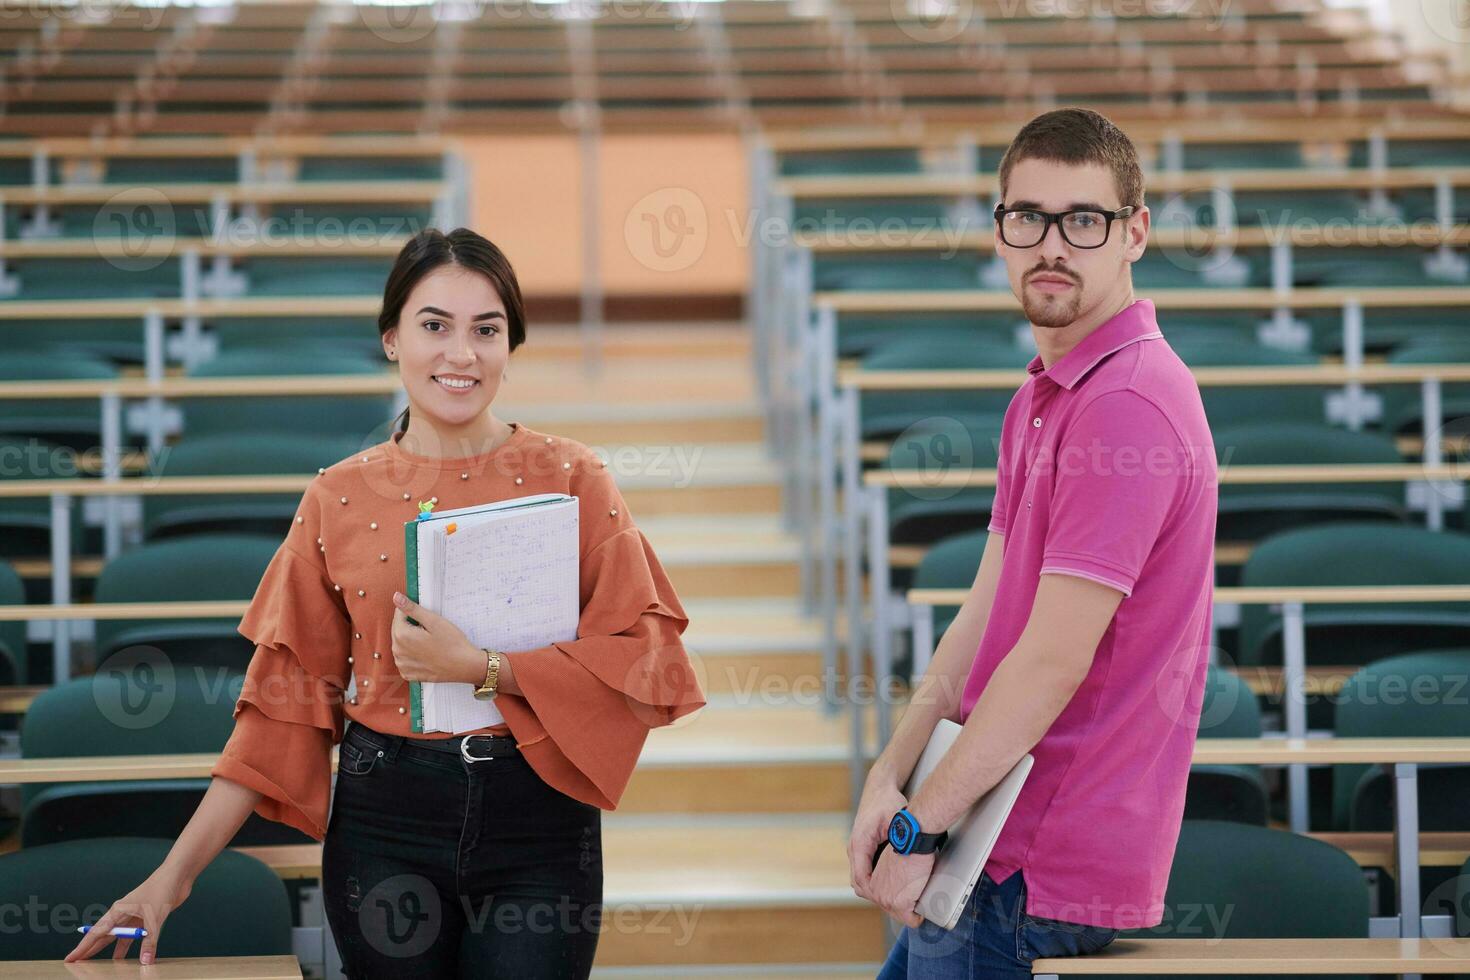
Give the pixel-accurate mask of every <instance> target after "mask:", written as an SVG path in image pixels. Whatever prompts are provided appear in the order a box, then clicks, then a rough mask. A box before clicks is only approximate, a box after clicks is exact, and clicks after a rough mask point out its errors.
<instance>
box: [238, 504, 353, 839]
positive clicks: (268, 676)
mask: <svg viewBox="0 0 1470 980" xmlns="http://www.w3.org/2000/svg"><path fill="white" fill-rule="evenodd" d="M316 488H317V484H316V482H315V481H314V482H313V483H312V484H311V485H310V487H309V489H308V490H307V492H306V494H305V495H304V496H303V498H302V502H301V505H300V507H299V508H298V509H297V513H296V517H295V518H293V520H292V523H291V530H290V531H289V532H288V534H287V536H286V539H285V540H284V541H283V542H282V543H281V546H280V548H279V549H277V551H276V553H275V555H274V557H272V559H271V562H270V564H269V565H268V566H266V570H265V574H264V575H263V576H262V577H261V580H260V585H259V586H258V587H257V588H256V590H255V596H254V598H252V599H251V601H250V606H249V608H248V609H247V610H246V612H245V616H244V618H243V619H242V620H241V621H240V625H239V627H238V631H239V632H240V633H241V634H242V635H243V636H245V637H246V638H247V639H249V640H251V641H253V642H254V643H255V644H256V646H255V653H254V655H253V656H252V657H251V659H250V664H249V666H248V667H247V668H246V672H245V679H244V684H243V685H242V687H241V690H240V696H239V697H238V698H237V699H236V702H235V729H234V731H233V732H232V733H231V735H230V739H229V742H228V743H226V745H225V748H224V751H223V752H222V753H221V755H220V758H219V760H218V762H217V763H216V764H215V766H214V768H213V770H212V771H211V775H213V776H220V777H223V778H225V779H229V780H231V781H233V782H237V783H240V784H242V785H245V786H248V787H250V788H251V789H254V790H256V791H258V792H260V793H261V794H263V799H262V800H261V801H260V803H259V805H257V807H256V812H257V813H259V814H260V815H261V816H263V817H265V818H267V819H269V820H274V821H277V822H280V823H285V824H288V825H290V826H292V827H295V828H297V829H298V830H300V831H302V832H303V833H305V834H308V835H309V836H311V837H313V838H315V839H317V840H321V839H323V838H324V837H325V836H326V821H327V810H328V807H329V804H330V799H331V749H332V746H333V745H334V744H335V743H337V742H340V741H341V740H342V727H343V715H342V690H343V687H344V686H345V684H346V682H347V656H348V652H349V643H350V641H349V636H350V626H349V622H348V618H347V610H346V605H345V604H344V602H343V600H342V597H341V594H340V593H339V592H337V591H336V590H335V589H334V588H333V586H332V583H331V582H330V581H329V580H328V578H327V572H326V566H325V564H324V563H323V562H322V561H321V560H320V558H319V555H320V552H319V550H317V548H316V547H315V544H314V542H315V539H316V538H317V537H319V536H320V535H321V508H320V504H319V500H320V498H319V496H318V493H317V490H316ZM308 545H310V550H309V551H308V550H307V548H308Z"/></svg>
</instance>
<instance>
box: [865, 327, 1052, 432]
mask: <svg viewBox="0 0 1470 980" xmlns="http://www.w3.org/2000/svg"><path fill="white" fill-rule="evenodd" d="M1035 356H1036V355H1035V354H1034V353H1032V352H1030V351H1027V350H1025V349H1024V348H1021V347H1017V346H1014V345H1010V346H989V345H983V344H963V345H961V344H954V343H952V342H949V341H934V340H932V339H926V338H918V339H916V340H914V341H909V340H907V339H897V340H894V341H892V342H890V343H887V344H884V345H883V346H881V347H878V348H875V349H874V350H873V351H872V352H870V353H869V354H868V355H867V356H866V357H864V358H863V361H862V369H863V370H864V371H940V370H958V371H964V370H1013V371H1014V370H1020V369H1024V368H1025V367H1026V365H1027V364H1028V363H1029V362H1030V361H1031V359H1032V358H1033V357H1035ZM1014 394H1015V389H1014V388H1013V387H1011V388H991V389H988V390H980V389H968V390H966V389H955V390H949V391H933V390H931V391H865V392H863V393H862V394H861V395H860V396H859V397H860V410H861V413H862V426H861V429H862V436H863V438H865V439H867V438H879V437H884V436H891V435H896V434H897V433H900V432H902V431H903V430H905V429H907V428H908V427H909V426H910V425H913V424H914V423H915V422H918V421H920V420H921V419H926V418H934V417H939V418H945V417H949V418H973V417H975V416H978V415H994V414H997V413H1000V414H1004V413H1005V410H1006V406H1007V405H1009V404H1010V402H1011V396H1012V395H1014Z"/></svg>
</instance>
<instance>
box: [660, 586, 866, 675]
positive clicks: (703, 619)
mask: <svg viewBox="0 0 1470 980" xmlns="http://www.w3.org/2000/svg"><path fill="white" fill-rule="evenodd" d="M685 612H687V613H688V614H689V628H688V630H686V631H685V633H684V644H685V646H686V648H687V649H688V650H689V654H690V659H691V661H692V662H693V663H694V666H695V669H696V671H698V673H699V677H700V682H701V684H702V685H703V687H704V690H705V691H706V692H707V693H709V694H713V695H743V696H745V697H746V698H747V699H748V698H750V697H752V696H754V695H755V694H758V693H759V692H762V691H766V692H770V691H777V692H779V691H809V690H821V685H822V655H821V642H822V636H821V625H820V623H819V622H818V621H817V620H816V619H815V618H814V617H811V616H806V615H803V614H802V612H801V609H800V603H799V602H797V601H796V600H794V599H786V598H780V599H727V600H706V599H699V598H695V599H691V600H690V601H689V602H686V603H685ZM840 625H841V624H839V626H840ZM840 635H842V633H841V630H839V636H840ZM839 666H840V665H839Z"/></svg>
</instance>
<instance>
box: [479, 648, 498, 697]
mask: <svg viewBox="0 0 1470 980" xmlns="http://www.w3.org/2000/svg"><path fill="white" fill-rule="evenodd" d="M482 649H484V650H485V683H483V684H481V685H480V686H479V687H477V688H475V697H477V698H479V699H480V700H481V701H492V700H494V698H495V695H496V694H497V693H498V692H497V691H496V687H497V686H498V685H499V684H500V652H499V651H498V650H491V649H489V648H488V647H484V648H482Z"/></svg>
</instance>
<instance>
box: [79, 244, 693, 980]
mask: <svg viewBox="0 0 1470 980" xmlns="http://www.w3.org/2000/svg"><path fill="white" fill-rule="evenodd" d="M378 330H379V333H380V334H381V337H382V342H383V350H384V353H385V354H386V356H387V357H388V359H389V360H391V361H395V362H397V364H398V365H399V370H400V375H401V377H402V380H403V386H404V389H405V391H406V392H407V395H408V402H409V408H408V409H407V410H406V411H405V412H404V414H403V416H402V417H401V423H400V425H399V426H398V428H397V431H395V432H393V434H392V435H391V436H390V437H389V439H388V440H386V441H385V442H381V443H378V444H377V445H374V446H370V447H368V448H367V449H364V450H362V451H361V452H358V453H355V454H353V455H352V456H350V457H348V458H347V459H344V460H341V461H340V462H338V463H336V464H334V465H332V466H329V467H325V468H323V469H321V470H319V471H318V473H317V475H316V477H314V478H313V480H312V482H311V484H310V485H309V487H308V489H307V491H306V493H305V494H304V495H303V498H302V501H301V505H300V507H299V509H298V511H297V513H296V515H295V519H294V520H293V521H292V523H291V527H290V531H289V532H288V533H287V535H286V539H285V541H284V543H283V544H282V545H281V547H280V549H279V550H278V551H277V553H276V555H275V557H274V558H273V559H272V561H271V564H270V565H269V567H268V568H267V569H266V572H265V575H264V577H263V578H262V580H261V583H260V586H259V588H258V589H257V591H256V594H255V597H254V598H253V600H252V601H251V604H250V607H249V609H248V611H247V612H246V614H245V617H244V619H243V620H242V621H241V623H240V627H239V629H240V632H241V633H242V634H244V635H245V636H246V637H248V638H249V639H250V640H252V641H253V642H254V643H255V644H256V649H255V653H254V656H253V657H252V659H251V661H250V664H249V667H248V669H247V672H246V675H245V678H244V684H243V687H242V689H241V693H240V696H239V698H238V700H237V701H236V704H235V708H234V714H235V730H234V733H233V734H232V736H231V738H230V740H229V743H228V744H227V745H226V746H225V749H224V752H223V753H222V754H221V756H220V759H219V762H218V764H217V765H216V766H215V767H214V769H213V772H212V775H213V776H215V777H217V778H215V779H214V780H213V781H212V782H211V784H210V787H209V790H208V792H207V793H206V794H205V796H204V799H203V802H202V803H201V804H200V806H199V809H198V811H197V812H196V813H195V815H194V816H193V818H192V819H191V820H190V821H189V824H188V826H187V827H185V829H184V831H183V833H182V834H181V835H180V837H179V840H178V842H177V844H175V846H174V847H173V848H172V850H171V851H170V853H169V856H168V858H167V859H166V860H165V861H164V863H163V864H162V865H161V866H160V867H159V868H158V870H157V871H155V872H154V873H153V874H152V875H151V876H150V877H149V878H148V879H147V880H146V881H144V882H143V883H142V884H141V885H139V886H138V887H137V888H136V889H134V890H133V891H132V892H131V893H130V894H128V895H126V896H124V897H123V898H121V899H119V900H118V901H117V902H116V903H114V904H113V906H112V907H111V908H110V909H109V910H108V911H107V913H106V914H105V915H103V916H102V918H101V919H100V920H98V922H97V923H96V924H95V926H94V928H93V930H92V931H91V932H90V933H88V935H87V936H86V937H84V938H83V939H82V941H81V942H80V943H78V944H77V947H76V949H74V950H73V951H72V952H71V953H69V954H68V955H67V957H66V959H67V960H68V961H71V960H78V959H84V958H86V957H89V956H92V955H93V954H95V953H97V952H98V951H99V950H101V949H103V948H104V947H106V945H107V944H108V943H109V942H111V941H112V939H111V937H109V936H108V934H107V932H108V929H110V928H111V927H112V926H117V925H124V926H126V925H142V926H144V927H145V928H146V929H147V930H148V936H147V937H146V938H145V939H143V940H142V944H143V945H142V949H141V951H140V954H141V959H142V960H143V962H145V963H146V962H151V961H152V959H153V956H154V954H155V951H156V949H157V945H158V939H159V931H160V929H161V927H162V925H163V921H164V918H165V917H166V916H167V914H168V912H169V911H170V910H171V909H172V908H175V907H176V906H177V905H178V904H179V903H181V902H183V901H184V900H185V899H186V898H187V897H188V895H189V891H190V888H191V885H192V882H193V881H194V879H195V878H196V877H197V875H198V874H199V872H200V871H201V870H202V869H203V868H204V867H205V866H206V865H207V864H208V863H209V862H210V861H211V860H212V859H213V858H214V857H215V855H217V854H218V853H219V852H220V850H221V849H222V848H223V847H225V845H226V844H227V843H228V842H229V841H230V839H231V838H232V837H233V836H234V834H235V832H236V831H237V830H238V829H239V828H240V826H241V824H243V823H244V821H245V819H246V818H247V817H248V816H249V815H250V813H251V812H252V811H254V812H257V813H260V814H261V815H262V816H265V817H267V818H269V819H272V820H277V821H280V822H283V823H286V824H289V825H290V826H293V827H296V828H299V829H300V830H302V831H303V832H305V833H307V834H309V835H310V836H312V837H313V838H315V839H317V840H323V841H324V846H323V852H322V889H323V897H324V900H325V905H326V913H327V920H328V923H329V924H330V926H331V929H332V935H333V938H334V939H335V941H336V943H337V948H338V950H339V951H340V953H341V956H342V963H343V969H344V971H345V972H346V973H347V975H348V976H349V977H353V978H363V980H380V978H393V977H414V978H418V977H454V976H460V977H477V978H492V977H503V978H507V980H511V978H514V980H531V978H542V977H544V978H578V977H586V976H587V975H588V973H589V972H590V970H591V966H592V958H593V953H594V951H595V949H596V946H597V937H598V931H599V928H600V921H601V916H600V913H601V901H602V845H601V811H602V810H604V809H609V810H610V809H613V808H615V807H616V805H617V803H618V799H619V797H620V796H621V794H622V792H623V789H624V787H625V786H626V785H627V782H628V778H629V776H630V774H631V772H632V769H633V766H634V764H635V763H636V762H637V759H638V754H639V752H640V750H641V748H642V746H643V743H644V740H645V738H646V736H647V734H648V731H649V729H650V728H654V727H658V726H661V725H667V724H669V723H671V722H672V721H674V720H676V719H678V718H680V717H682V716H684V715H686V714H688V713H690V712H692V711H694V710H696V709H697V708H699V707H700V706H702V705H703V704H704V698H703V692H702V691H701V689H700V687H699V683H698V681H697V679H696V677H695V675H694V672H693V670H692V667H691V664H690V662H689V659H688V656H687V654H686V652H685V650H684V647H683V644H682V641H681V639H680V635H681V634H682V633H683V631H684V628H685V627H686V626H687V625H688V619H687V617H686V616H685V615H684V610H683V608H682V607H681V605H680V603H679V600H678V598H677V596H676V595H675V594H674V590H673V588H672V587H671V586H670V584H669V580H668V578H667V576H666V575H665V574H664V570H663V568H662V566H661V565H660V564H659V561H658V558H657V557H656V556H655V555H654V553H653V550H652V549H651V548H650V547H649V544H648V541H647V540H646V539H645V538H644V536H643V534H642V532H641V531H639V529H638V528H637V526H636V525H635V524H634V523H633V520H632V516H631V515H630V514H629V513H628V508H627V505H626V504H625V503H624V502H623V500H622V498H621V496H620V494H619V493H618V489H617V487H616V485H615V484H614V482H613V479H612V475H611V473H609V472H608V471H607V469H606V468H605V466H604V465H603V461H602V460H601V459H600V457H598V456H597V455H596V454H595V453H594V452H592V451H591V450H590V449H588V448H587V447H586V446H583V445H581V444H579V443H577V442H574V441H572V440H569V439H564V438H561V437H559V436H554V435H548V434H546V433H542V432H537V431H535V430H532V429H530V428H528V427H526V426H525V425H524V424H522V423H519V422H513V423H507V422H505V421H502V420H501V419H499V418H497V417H496V416H495V414H494V413H493V412H492V411H491V403H492V402H493V401H494V399H495V395H496V392H497V390H498V389H499V385H500V382H501V380H502V379H503V377H504V375H505V371H506V366H507V364H508V362H509V359H510V355H511V352H512V351H514V350H515V349H516V348H517V347H518V346H520V344H522V343H523V342H524V341H525V337H526V324H525V315H524V308H523V305H522V302H521V294H520V288H519V286H518V285H517V283H516V277H515V273H514V272H513V271H512V269H511V267H510V264H509V263H508V262H507V261H506V259H505V256H504V255H503V254H501V252H500V250H499V249H497V248H496V247H495V246H494V245H493V244H491V243H490V242H489V241H487V240H485V239H484V238H482V237H481V236H479V235H477V234H475V233H474V232H472V231H469V230H467V229H463V228H460V229H457V230H455V231H453V232H450V233H449V234H447V235H445V234H443V233H441V232H439V231H437V230H433V229H430V230H427V231H424V232H422V233H420V234H419V235H417V236H415V237H414V238H413V239H412V240H410V241H409V242H408V243H407V244H406V245H405V246H404V247H403V250H402V251H401V252H400V253H399V255H398V259H397V262H396V264H395V265H394V267H393V270H392V272H391V273H390V275H389V277H388V282H387V286H386V288H385V290H384V294H383V308H382V312H381V314H380V316H379V319H378ZM305 421H306V422H307V424H309V420H305ZM548 492H558V493H567V494H572V495H575V496H576V497H577V498H578V499H579V509H578V520H579V532H580V536H581V553H580V559H581V561H580V587H581V601H582V610H581V618H580V621H579V626H578V631H577V636H578V638H577V639H576V640H574V641H571V642H566V643H556V644H552V645H550V646H545V647H541V648H538V649H533V650H503V651H494V650H481V649H476V648H475V647H474V646H473V645H472V644H471V643H470V642H469V640H468V639H467V638H466V637H465V636H464V634H463V633H462V632H460V631H459V630H458V629H456V628H455V627H454V626H453V625H452V624H451V623H449V622H448V621H447V620H445V619H442V618H440V617H438V616H436V615H434V614H433V613H431V612H429V611H428V610H425V609H422V608H420V607H419V606H417V605H416V604H414V603H412V602H410V601H409V600H408V599H407V597H405V596H403V595H402V594H401V590H402V589H403V586H404V581H405V578H404V549H403V530H402V529H403V524H404V523H405V522H407V521H411V520H413V519H415V518H416V516H417V515H418V513H419V510H420V507H419V505H420V503H421V502H424V503H427V504H429V505H431V506H432V507H434V508H437V509H439V510H448V509H451V508H455V507H462V506H467V505H471V504H477V503H482V502H484V501H487V500H495V499H503V498H510V497H519V496H526V495H530V494H537V493H548ZM409 618H412V619H413V620H414V621H415V623H416V624H417V625H414V624H410V623H409V622H408V619H409ZM408 681H439V682H446V681H447V682H459V683H466V684H473V685H475V687H476V688H477V690H478V691H479V692H480V694H481V696H482V698H484V699H486V700H487V702H488V704H489V705H491V706H492V707H493V708H495V709H496V713H497V714H498V716H499V720H498V721H497V722H496V723H494V724H492V725H489V726H487V727H485V728H482V729H478V730H476V731H474V732H472V733H467V734H464V733H462V734H460V735H448V734H446V733H433V734H423V735H417V736H415V735H413V734H412V732H411V725H410V715H409V712H408V704H409V701H408V695H409V685H408V683H406V682H408ZM344 723H347V724H348V727H347V728H346V731H345V734H344V731H343V726H344ZM338 742H340V743H341V748H340V751H339V761H338V768H337V778H336V783H335V791H333V783H332V772H331V749H332V745H333V744H334V743H338ZM329 811H330V817H329ZM131 943H132V940H130V939H122V940H119V941H118V944H117V946H116V948H115V949H114V952H113V955H114V956H115V957H120V956H125V955H126V954H127V951H128V947H129V946H130V945H131Z"/></svg>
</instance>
